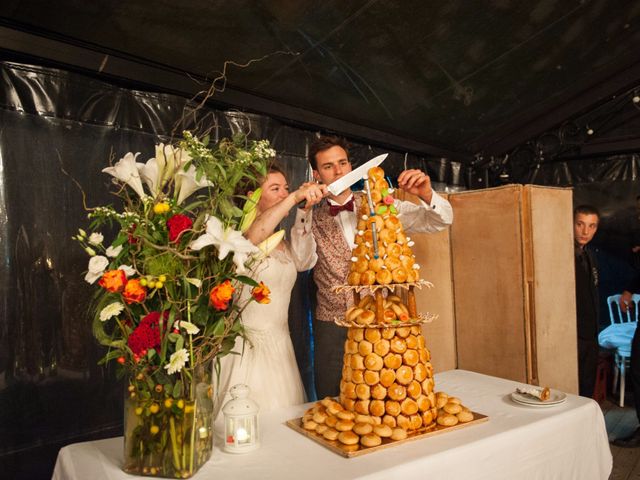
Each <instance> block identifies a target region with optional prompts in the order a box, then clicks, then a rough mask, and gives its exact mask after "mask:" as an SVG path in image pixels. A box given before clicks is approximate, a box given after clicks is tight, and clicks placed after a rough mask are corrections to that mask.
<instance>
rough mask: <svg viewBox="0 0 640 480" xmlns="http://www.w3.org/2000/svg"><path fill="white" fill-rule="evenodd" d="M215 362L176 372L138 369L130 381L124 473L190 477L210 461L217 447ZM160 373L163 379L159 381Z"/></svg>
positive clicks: (125, 418)
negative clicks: (214, 420)
mask: <svg viewBox="0 0 640 480" xmlns="http://www.w3.org/2000/svg"><path fill="white" fill-rule="evenodd" d="M211 365H212V364H211V362H207V363H205V364H202V365H199V366H197V367H196V368H194V369H191V370H190V371H185V372H183V373H182V374H181V375H175V374H174V375H171V376H167V375H163V374H159V375H158V374H156V375H153V376H149V375H148V373H146V372H138V373H137V374H135V376H133V377H132V378H130V379H129V382H128V387H127V390H126V392H125V395H126V397H125V401H124V467H123V470H124V471H125V472H127V473H130V474H134V475H143V476H151V477H164V478H190V477H191V476H193V474H194V473H196V472H197V471H198V469H199V468H200V467H201V466H202V465H204V463H205V462H206V461H207V460H208V459H209V457H210V456H211V450H212V447H213V432H212V427H213V387H212V383H211V374H212V368H211ZM189 374H190V375H189ZM158 377H160V380H161V382H160V383H155V380H156V379H157V378H158ZM176 377H177V378H182V379H184V381H183V380H179V379H177V378H176ZM189 377H191V378H189ZM162 380H165V381H166V383H162Z"/></svg>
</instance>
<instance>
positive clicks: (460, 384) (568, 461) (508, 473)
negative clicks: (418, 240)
mask: <svg viewBox="0 0 640 480" xmlns="http://www.w3.org/2000/svg"><path fill="white" fill-rule="evenodd" d="M435 380H436V390H439V391H445V392H447V393H449V394H450V395H455V396H457V397H459V398H461V400H462V402H463V403H464V404H465V405H466V406H468V407H469V408H471V409H472V410H474V411H476V412H479V413H483V414H485V415H488V416H489V421H488V422H484V423H480V424H478V425H470V426H469V427H467V428H461V429H459V430H455V431H451V432H446V433H442V434H440V435H435V436H432V437H427V438H425V439H422V440H416V441H414V442H409V443H406V444H403V445H398V446H396V447H393V448H387V449H385V450H381V451H378V452H373V453H371V454H368V455H362V456H360V457H356V458H349V459H347V458H343V457H341V456H339V455H336V454H335V453H333V452H331V451H329V450H327V449H326V448H324V447H322V446H321V445H319V444H317V443H315V442H313V441H311V440H309V439H308V438H305V437H304V436H302V435H300V434H299V433H297V432H295V431H293V430H292V429H290V428H289V427H287V426H286V425H284V424H283V422H285V421H286V420H288V419H291V418H294V417H296V416H301V415H302V413H303V412H304V410H305V408H306V406H305V405H298V406H295V407H290V408H287V409H283V410H278V411H275V412H272V413H269V414H265V415H264V416H262V417H261V419H260V426H261V428H262V437H261V447H260V448H259V449H258V450H256V451H254V452H251V453H248V454H245V455H233V454H228V453H224V452H222V451H220V450H219V449H218V448H216V449H214V452H213V454H212V456H211V459H210V460H209V462H208V463H207V464H206V465H204V466H203V467H202V468H201V469H200V471H199V472H198V473H197V474H196V475H194V477H193V478H194V479H196V480H204V479H223V478H224V479H227V478H230V479H231V478H232V479H236V480H237V479H240V480H241V479H256V478H259V479H277V480H283V479H295V480H300V479H303V478H304V479H305V480H307V479H309V480H311V479H319V480H327V479H331V480H334V479H347V478H348V479H351V478H358V479H367V480H371V479H376V480H377V479H380V480H389V479H395V478H402V479H411V478H430V479H447V480H449V479H464V480H469V479H474V480H476V479H491V480H496V479H502V478H504V479H515V478H517V479H544V480H547V479H550V478H557V479H573V478H575V479H581V480H587V479H607V478H608V477H609V474H610V472H611V469H612V457H611V450H610V449H609V443H608V439H607V432H606V429H605V423H604V417H603V415H602V411H601V410H600V407H599V406H598V404H597V403H596V402H595V401H593V400H591V399H587V398H583V397H578V396H575V395H568V398H567V401H566V402H564V403H562V404H560V405H556V406H553V407H547V408H536V407H527V406H522V405H519V404H516V403H514V402H513V401H512V400H511V398H510V393H511V392H513V391H514V389H515V388H516V387H517V386H524V384H521V383H517V382H513V381H509V380H504V379H500V378H495V377H490V376H487V375H481V374H478V373H474V372H469V371H465V370H451V371H448V372H443V373H440V374H437V375H436V379H435ZM121 462H122V437H119V438H111V439H107V440H98V441H93V442H85V443H77V444H74V445H68V446H66V447H64V448H62V449H61V450H60V453H59V454H58V460H57V462H56V466H55V470H54V472H53V480H86V479H91V480H119V479H122V480H126V479H134V478H144V477H134V476H131V475H127V474H125V473H124V472H122V471H121V470H120V465H121ZM147 478H148V477H147Z"/></svg>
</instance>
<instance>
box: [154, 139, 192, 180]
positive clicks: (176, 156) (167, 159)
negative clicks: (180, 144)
mask: <svg viewBox="0 0 640 480" xmlns="http://www.w3.org/2000/svg"><path fill="white" fill-rule="evenodd" d="M155 159H156V163H157V167H158V171H159V172H160V175H161V176H160V179H161V180H160V186H159V188H160V189H161V188H162V187H164V184H165V183H166V182H167V180H169V179H170V178H171V177H172V176H173V175H174V174H175V173H176V171H178V170H179V169H180V168H181V167H182V166H183V165H184V164H185V163H187V162H188V161H190V160H191V157H190V156H189V153H188V152H186V151H185V150H182V149H181V148H175V147H173V146H172V145H165V144H164V143H161V144H160V145H156V156H155Z"/></svg>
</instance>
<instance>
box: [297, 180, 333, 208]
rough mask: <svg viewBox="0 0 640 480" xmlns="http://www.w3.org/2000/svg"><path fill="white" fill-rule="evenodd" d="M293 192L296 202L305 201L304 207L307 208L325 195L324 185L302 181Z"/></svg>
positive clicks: (325, 188) (318, 201)
mask: <svg viewBox="0 0 640 480" xmlns="http://www.w3.org/2000/svg"><path fill="white" fill-rule="evenodd" d="M293 193H294V198H295V201H296V204H298V203H300V202H303V201H304V202H306V204H305V206H304V209H305V210H309V209H310V208H311V207H313V206H314V205H317V204H318V203H320V202H321V201H322V199H323V198H324V197H325V196H326V195H327V187H326V185H322V184H319V183H311V182H307V183H303V184H302V185H301V186H300V187H299V188H298V189H297V190H296V191H295V192H293Z"/></svg>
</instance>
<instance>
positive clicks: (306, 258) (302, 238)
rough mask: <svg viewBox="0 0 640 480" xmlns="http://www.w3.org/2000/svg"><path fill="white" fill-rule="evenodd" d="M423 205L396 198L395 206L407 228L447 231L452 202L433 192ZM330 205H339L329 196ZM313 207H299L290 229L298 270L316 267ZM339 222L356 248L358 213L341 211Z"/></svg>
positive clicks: (451, 217)
mask: <svg viewBox="0 0 640 480" xmlns="http://www.w3.org/2000/svg"><path fill="white" fill-rule="evenodd" d="M351 198H353V195H351V196H350V197H349V198H347V200H346V201H345V202H344V203H347V202H348V201H349V200H350V199H351ZM419 200H420V204H419V205H416V204H415V203H412V202H407V201H402V200H397V199H396V200H395V202H394V205H395V207H396V209H397V210H398V218H399V219H400V221H401V222H402V226H403V228H404V229H405V231H408V232H417V233H435V232H439V231H440V230H444V229H445V228H446V227H447V226H449V225H451V222H452V221H453V209H452V208H451V204H450V203H449V202H448V201H447V200H445V199H444V198H442V197H441V196H440V195H438V194H437V193H436V192H433V196H432V197H431V203H430V204H427V203H426V202H424V201H423V200H422V199H419ZM327 201H328V202H329V204H330V205H339V204H338V203H337V202H334V201H332V200H330V199H327ZM312 212H313V210H309V211H305V210H302V209H298V210H297V211H296V220H295V223H294V225H293V227H292V228H291V250H292V253H293V255H294V256H295V257H296V264H297V265H298V268H299V270H308V269H310V268H313V267H314V266H315V264H316V262H317V261H318V255H317V253H316V246H317V245H316V240H315V238H313V232H312V231H311V222H312V221H313V213H312ZM334 220H335V221H336V222H337V223H338V226H339V227H340V230H341V231H342V234H343V235H344V238H345V240H346V241H347V244H348V245H349V247H350V248H351V249H353V248H355V237H356V227H357V225H358V215H357V212H356V211H355V206H354V211H353V212H350V211H348V210H342V211H340V212H338V214H337V215H336V216H335V217H334Z"/></svg>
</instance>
